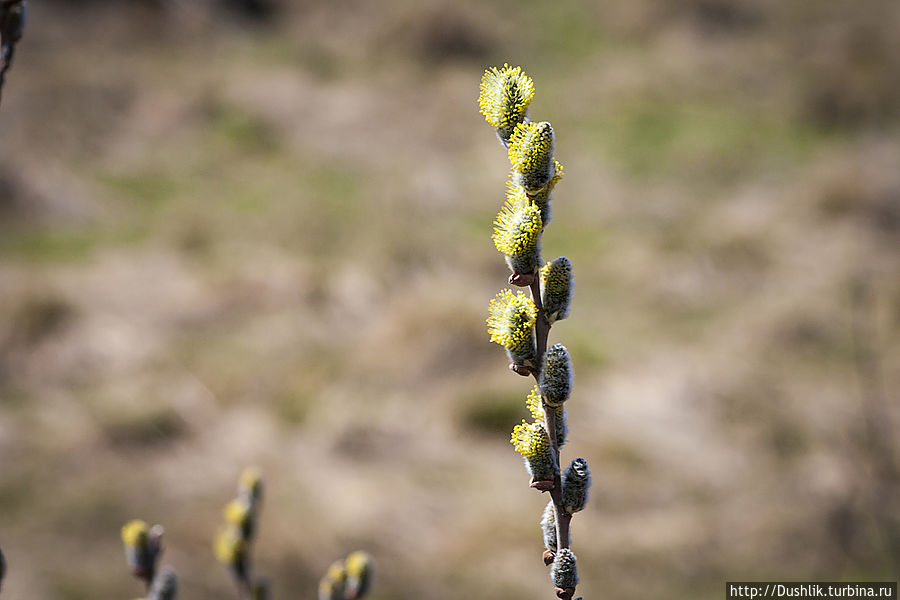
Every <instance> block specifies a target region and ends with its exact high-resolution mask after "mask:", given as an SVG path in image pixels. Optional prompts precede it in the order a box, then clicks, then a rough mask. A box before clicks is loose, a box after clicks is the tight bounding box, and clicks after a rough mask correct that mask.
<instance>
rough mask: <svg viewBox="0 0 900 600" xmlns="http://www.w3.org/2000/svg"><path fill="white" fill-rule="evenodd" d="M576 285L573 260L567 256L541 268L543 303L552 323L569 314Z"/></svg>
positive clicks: (548, 318)
mask: <svg viewBox="0 0 900 600" xmlns="http://www.w3.org/2000/svg"><path fill="white" fill-rule="evenodd" d="M574 287H575V286H574V282H573V281H572V262H571V261H570V260H569V259H568V258H566V257H565V256H560V257H559V258H557V259H555V260H552V261H550V262H549V263H547V264H546V265H544V267H543V268H542V269H541V303H542V304H543V306H544V312H545V313H546V314H547V320H548V321H550V323H555V322H556V321H560V320H562V319H565V318H566V317H568V316H569V305H570V304H571V303H572V292H573V290H574Z"/></svg>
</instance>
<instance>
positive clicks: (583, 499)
mask: <svg viewBox="0 0 900 600" xmlns="http://www.w3.org/2000/svg"><path fill="white" fill-rule="evenodd" d="M590 491H591V470H590V469H589V468H588V463H587V461H586V460H585V459H583V458H581V457H579V458H576V459H574V460H573V461H572V464H570V465H569V467H568V468H567V469H566V472H565V474H564V476H563V482H562V505H563V508H565V509H566V512H567V513H569V514H573V513H576V512H578V511H580V510H582V509H584V506H585V504H587V501H588V495H589V494H590Z"/></svg>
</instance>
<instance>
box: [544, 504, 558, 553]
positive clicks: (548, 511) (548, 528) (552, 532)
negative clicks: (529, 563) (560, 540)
mask: <svg viewBox="0 0 900 600" xmlns="http://www.w3.org/2000/svg"><path fill="white" fill-rule="evenodd" d="M541 532H542V533H543V534H544V547H545V548H547V550H549V551H550V552H556V546H557V545H558V544H557V542H556V508H555V507H554V506H553V500H551V501H550V502H548V503H547V506H545V507H544V514H543V515H542V516H541Z"/></svg>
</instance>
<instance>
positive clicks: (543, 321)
mask: <svg viewBox="0 0 900 600" xmlns="http://www.w3.org/2000/svg"><path fill="white" fill-rule="evenodd" d="M531 296H532V300H533V301H534V305H535V306H536V307H537V309H538V314H537V322H536V323H535V327H534V333H535V338H536V340H535V341H536V344H537V360H536V361H535V362H536V364H537V368H536V369H535V370H534V371H533V375H534V379H535V381H539V379H540V374H541V368H542V367H543V364H544V355H545V354H546V353H547V338H548V337H549V336H550V327H551V325H550V321H549V320H548V319H547V315H546V314H545V313H544V306H543V303H542V301H541V283H540V278H539V277H535V278H534V281H532V283H531ZM543 404H544V427H546V428H547V435H548V437H549V438H550V447H551V449H552V450H553V460H554V462H555V463H556V475H554V477H553V488H551V489H550V498H551V499H552V500H553V507H554V508H555V509H556V511H555V512H556V544H557V546H556V551H557V552H559V551H560V550H562V549H563V548H568V547H569V522H570V521H571V520H572V515H570V514H569V513H567V512H566V510H565V508H563V504H562V478H561V476H560V461H559V441H558V440H557V439H556V409H555V408H554V407H552V406H549V405H548V404H547V402H546V401H544V403H543Z"/></svg>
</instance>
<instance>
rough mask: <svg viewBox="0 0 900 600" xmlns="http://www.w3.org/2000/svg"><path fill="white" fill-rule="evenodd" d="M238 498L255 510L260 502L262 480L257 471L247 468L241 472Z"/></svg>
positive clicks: (253, 468)
mask: <svg viewBox="0 0 900 600" xmlns="http://www.w3.org/2000/svg"><path fill="white" fill-rule="evenodd" d="M238 497H239V498H241V499H242V500H243V501H244V502H245V503H246V504H247V506H249V507H250V508H252V509H255V508H256V505H257V504H258V503H260V502H261V501H262V498H263V480H262V475H260V473H259V469H257V468H256V467H247V468H246V469H244V470H243V471H242V472H241V476H240V479H238Z"/></svg>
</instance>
